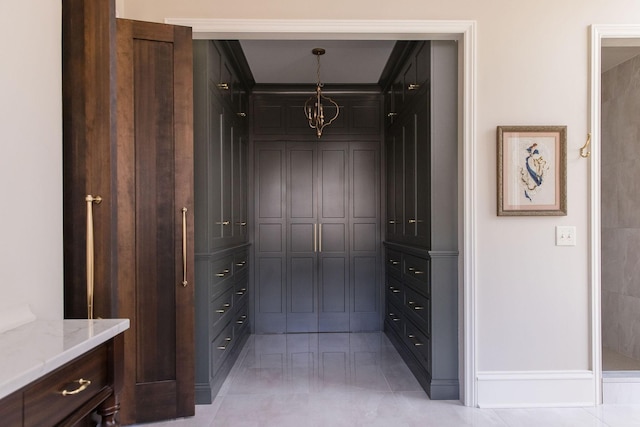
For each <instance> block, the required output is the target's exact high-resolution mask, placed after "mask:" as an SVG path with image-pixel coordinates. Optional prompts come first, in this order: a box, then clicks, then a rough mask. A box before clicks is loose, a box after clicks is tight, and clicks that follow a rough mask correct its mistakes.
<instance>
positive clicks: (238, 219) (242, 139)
mask: <svg viewBox="0 0 640 427" xmlns="http://www.w3.org/2000/svg"><path fill="white" fill-rule="evenodd" d="M246 132H247V131H246V127H245V125H244V123H242V122H241V121H238V122H236V125H235V126H234V128H233V134H234V137H233V183H232V188H233V197H232V198H233V224H232V226H233V236H234V240H235V241H236V242H238V243H242V242H246V240H247V176H248V175H247V173H248V171H247V154H248V150H249V148H248V138H247V133H246Z"/></svg>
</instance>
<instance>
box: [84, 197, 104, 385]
mask: <svg viewBox="0 0 640 427" xmlns="http://www.w3.org/2000/svg"><path fill="white" fill-rule="evenodd" d="M84 200H85V202H87V246H86V251H87V318H88V319H93V289H94V282H93V281H94V266H95V260H94V257H95V251H94V240H93V204H94V203H95V204H100V202H102V197H100V196H96V197H93V196H92V195H91V194H88V195H87V197H85V198H84ZM85 388H86V387H85Z"/></svg>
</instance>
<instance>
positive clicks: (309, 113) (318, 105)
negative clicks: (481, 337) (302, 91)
mask: <svg viewBox="0 0 640 427" xmlns="http://www.w3.org/2000/svg"><path fill="white" fill-rule="evenodd" d="M325 52H326V51H325V50H324V49H322V48H319V47H317V48H315V49H313V50H312V51H311V53H313V54H314V55H316V58H317V61H318V73H317V74H318V81H317V83H316V94H315V96H312V97H310V98H309V99H307V101H306V102H305V103H304V115H305V117H306V118H307V120H308V121H309V127H310V128H312V129H315V130H316V135H317V136H318V138H320V137H321V136H322V130H323V129H324V128H325V126H329V125H330V124H331V123H332V122H333V121H334V120H335V119H336V118H338V114H340V107H339V106H338V104H337V103H336V102H335V101H334V100H333V99H331V98H329V97H328V96H324V95H323V94H322V87H323V84H322V83H321V82H320V56H321V55H324V54H325ZM323 101H324V102H325V104H326V103H330V104H332V105H333V106H334V107H335V109H336V114H335V115H334V116H333V117H332V118H331V120H329V121H328V122H325V120H324V118H325V117H324V105H323V104H322V102H323Z"/></svg>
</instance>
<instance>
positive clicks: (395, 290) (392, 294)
mask: <svg viewBox="0 0 640 427" xmlns="http://www.w3.org/2000/svg"><path fill="white" fill-rule="evenodd" d="M386 285H387V289H386V291H387V299H388V300H390V301H393V302H394V303H396V304H398V305H402V304H403V303H404V292H403V285H402V282H401V281H400V280H398V279H396V278H395V277H393V276H389V275H387V282H386Z"/></svg>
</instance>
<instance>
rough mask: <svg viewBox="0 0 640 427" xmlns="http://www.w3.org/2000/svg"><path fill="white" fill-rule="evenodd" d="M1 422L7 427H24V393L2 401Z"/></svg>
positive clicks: (0, 405)
mask: <svg viewBox="0 0 640 427" xmlns="http://www.w3.org/2000/svg"><path fill="white" fill-rule="evenodd" d="M0 420H2V421H1V423H2V425H3V426H6V427H22V391H17V392H15V393H13V394H10V395H9V396H6V397H4V398H2V400H0Z"/></svg>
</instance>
